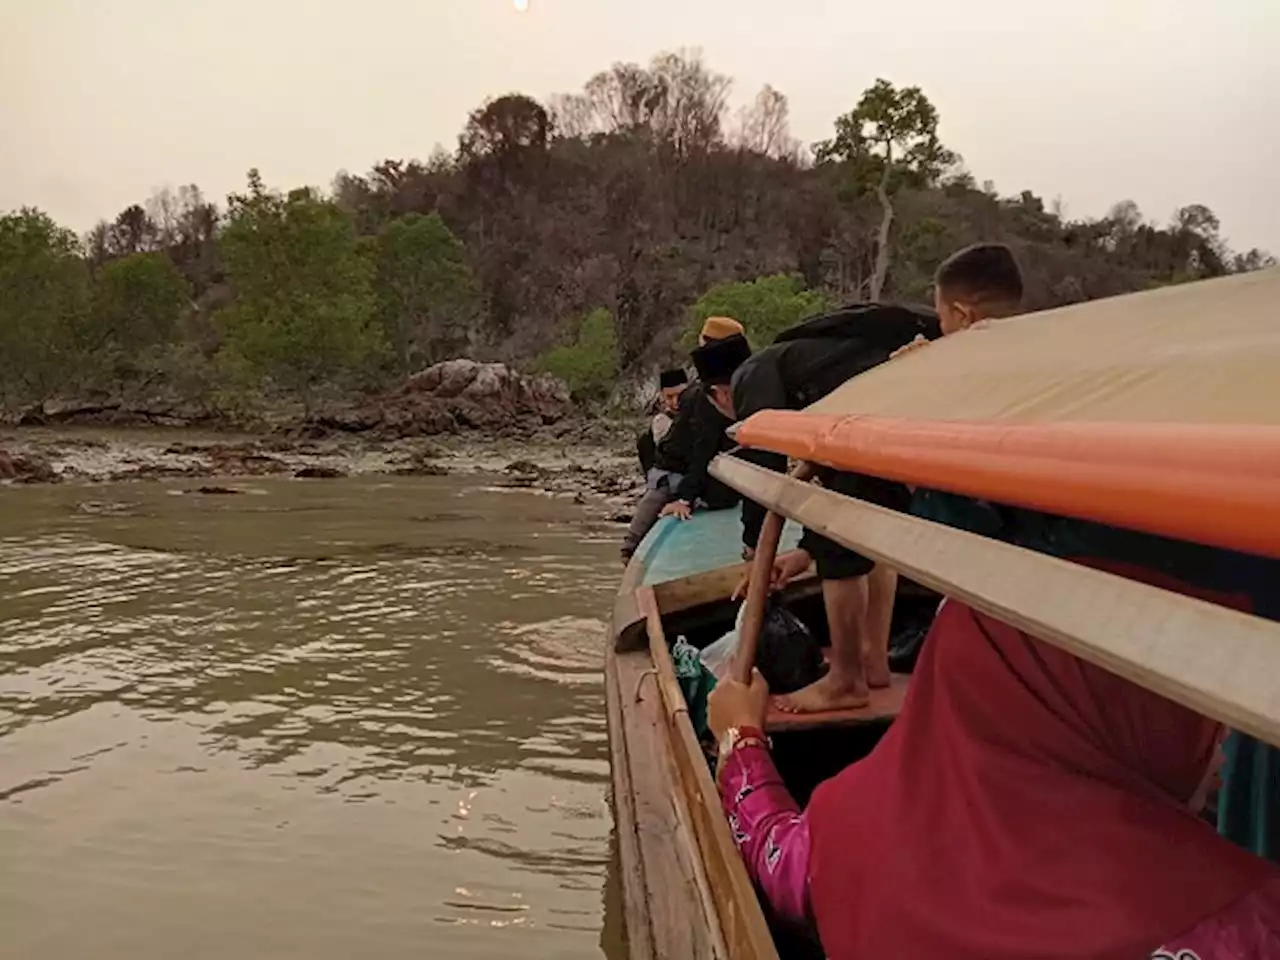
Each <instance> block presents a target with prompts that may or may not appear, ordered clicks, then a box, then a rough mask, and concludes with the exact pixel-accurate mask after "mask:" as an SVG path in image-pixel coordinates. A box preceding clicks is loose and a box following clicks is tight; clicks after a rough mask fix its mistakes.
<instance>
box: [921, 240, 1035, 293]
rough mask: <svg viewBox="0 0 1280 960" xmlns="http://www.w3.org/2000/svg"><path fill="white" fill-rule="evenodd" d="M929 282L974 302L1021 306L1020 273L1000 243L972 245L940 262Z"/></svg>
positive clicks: (1011, 254) (1005, 248)
mask: <svg viewBox="0 0 1280 960" xmlns="http://www.w3.org/2000/svg"><path fill="white" fill-rule="evenodd" d="M933 282H934V283H935V284H936V285H937V287H938V289H939V290H943V291H945V292H947V293H951V294H958V295H960V296H963V297H969V298H972V299H974V300H985V301H997V302H1000V303H1008V304H1011V305H1013V306H1017V305H1018V304H1021V302H1022V269H1021V268H1020V267H1019V266H1018V260H1017V258H1016V257H1015V256H1014V255H1013V251H1012V250H1010V249H1009V248H1008V247H1007V246H1005V245H1004V244H1003V243H975V244H974V245H973V246H971V247H965V248H964V249H963V250H960V251H958V252H956V253H953V254H952V255H951V256H949V257H947V259H946V260H944V261H943V262H942V266H940V267H939V268H938V272H937V273H936V274H934V277H933Z"/></svg>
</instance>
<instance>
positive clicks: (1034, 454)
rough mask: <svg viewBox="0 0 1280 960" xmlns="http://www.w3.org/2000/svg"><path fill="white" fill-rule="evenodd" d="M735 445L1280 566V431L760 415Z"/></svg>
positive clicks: (1258, 426)
mask: <svg viewBox="0 0 1280 960" xmlns="http://www.w3.org/2000/svg"><path fill="white" fill-rule="evenodd" d="M737 440H738V442H739V443H741V444H743V445H745V446H748V447H760V448H763V449H766V450H773V451H776V452H778V453H785V454H788V455H790V456H793V457H796V458H799V459H805V460H812V461H815V462H817V463H821V464H825V465H827V466H830V467H835V468H837V469H841V470H852V471H856V472H859V473H867V474H872V475H874V476H878V477H884V478H886V479H890V480H897V481H900V482H902V483H909V484H915V485H919V486H927V487H931V488H933V489H936V490H946V491H948V492H951V493H958V494H963V495H965V496H971V497H979V498H982V499H986V500H993V501H996V502H998V503H1006V504H1009V505H1011V506H1020V507H1027V508H1030V509H1035V510H1043V511H1046V512H1049V513H1058V514H1063V515H1065V516H1070V517H1079V518H1082V519H1086V520H1094V521H1097V522H1099V523H1106V524H1110V525H1112V526H1117V527H1127V528H1130V529H1134V530H1141V531H1145V532H1148V533H1157V534H1162V535H1164V536H1168V537H1173V538H1176V539H1180V540H1190V541H1193V542H1195V543H1203V544H1206V545H1208V546H1216V547H1225V548H1227V549H1231V550H1240V551H1243V552H1246V553H1256V554H1262V555H1264V556H1269V557H1276V558H1280V426H1275V425H1271V424H1238V425H1236V424H1172V423H1119V422H1105V423H1070V422H1054V423H1035V424H1016V423H995V422H973V421H950V420H946V421H943V420H905V419H893V418H887V417H869V416H857V415H853V416H845V415H835V414H818V413H804V412H802V411H791V410H766V411H763V412H761V413H758V414H756V415H755V416H752V417H750V418H749V419H747V420H746V421H744V422H743V423H742V424H740V425H739V430H738V433H737Z"/></svg>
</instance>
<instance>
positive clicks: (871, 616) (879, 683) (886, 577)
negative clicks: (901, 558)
mask: <svg viewBox="0 0 1280 960" xmlns="http://www.w3.org/2000/svg"><path fill="white" fill-rule="evenodd" d="M867 594H868V595H867V621H866V628H865V629H864V630H863V632H862V667H863V670H864V671H865V672H866V676H867V685H868V686H871V687H887V686H889V631H890V630H891V629H892V627H893V602H894V599H895V598H896V597H897V595H898V571H897V570H894V569H893V568H892V567H886V566H885V565H884V564H883V563H877V564H876V566H875V569H874V570H872V571H871V573H869V574H868V575H867Z"/></svg>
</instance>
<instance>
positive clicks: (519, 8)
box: [511, 0, 529, 13]
mask: <svg viewBox="0 0 1280 960" xmlns="http://www.w3.org/2000/svg"><path fill="white" fill-rule="evenodd" d="M511 5H512V6H513V7H515V8H516V13H528V12H529V0H511Z"/></svg>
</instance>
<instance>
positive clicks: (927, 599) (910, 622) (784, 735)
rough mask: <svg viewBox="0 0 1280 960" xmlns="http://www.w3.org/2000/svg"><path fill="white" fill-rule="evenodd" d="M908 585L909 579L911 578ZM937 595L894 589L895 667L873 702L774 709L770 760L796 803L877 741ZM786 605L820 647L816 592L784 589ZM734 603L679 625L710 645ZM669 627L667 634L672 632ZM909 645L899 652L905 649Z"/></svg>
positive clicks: (823, 633) (822, 623) (902, 692)
mask: <svg viewBox="0 0 1280 960" xmlns="http://www.w3.org/2000/svg"><path fill="white" fill-rule="evenodd" d="M912 587H913V588H914V585H912ZM938 601H939V598H938V597H937V596H936V595H934V594H932V593H930V592H927V591H923V590H921V589H919V588H915V589H908V590H900V591H899V595H898V599H897V602H896V604H895V607H894V618H893V626H892V629H891V641H890V653H891V656H890V662H891V666H892V667H893V669H894V670H895V673H894V674H893V679H892V683H891V685H890V686H889V687H888V688H885V689H877V690H873V691H872V693H871V703H870V704H869V705H868V706H866V707H862V708H860V709H857V710H831V711H825V712H822V713H805V714H794V713H786V712H784V711H781V710H779V709H777V708H776V707H774V708H772V709H771V710H770V712H769V716H768V719H767V721H766V726H767V732H768V733H769V736H770V738H771V739H772V741H773V754H774V760H775V763H776V765H777V767H778V772H779V774H781V776H782V778H783V781H784V782H785V783H786V785H787V787H788V789H789V790H790V791H791V794H792V796H794V797H795V799H796V801H797V802H798V803H800V804H801V805H805V804H807V803H808V800H809V796H810V795H811V794H812V792H813V790H814V788H815V787H817V785H818V784H819V783H821V782H822V781H823V780H826V779H828V778H829V777H832V776H834V775H835V774H837V773H839V772H840V771H841V770H843V769H844V768H845V767H846V766H848V765H849V764H851V763H853V762H855V761H857V760H859V759H861V758H862V757H864V756H866V755H867V754H868V753H870V752H871V750H872V749H873V748H874V747H875V745H876V744H877V743H878V742H879V740H880V738H881V736H883V735H884V733H885V731H886V730H887V729H888V726H889V723H890V722H891V721H892V720H893V718H894V717H896V716H897V715H898V713H899V711H900V710H901V709H902V703H903V700H904V698H905V697H906V693H907V688H908V685H909V680H910V678H909V671H910V669H911V668H912V667H913V666H914V662H915V654H917V653H918V647H919V644H918V642H915V643H913V641H918V639H919V637H921V636H922V635H923V633H924V632H925V631H927V630H928V626H929V624H930V623H931V622H932V620H933V615H934V613H935V611H936V610H937V605H938ZM786 603H787V608H788V609H789V610H790V611H791V612H792V613H793V614H795V615H796V616H797V617H798V618H799V619H800V620H801V621H802V622H803V623H804V624H805V626H807V627H808V628H809V630H810V632H812V633H813V635H814V636H815V637H816V638H817V639H818V641H819V642H820V643H821V644H822V645H823V647H824V649H825V648H828V647H829V644H830V632H829V630H828V628H827V620H826V613H825V609H824V607H823V603H822V596H821V593H819V592H817V591H816V590H812V589H811V590H801V591H797V592H795V593H793V594H791V595H790V597H789V598H788V599H787V601H786ZM735 615H736V607H734V606H727V607H722V608H720V610H719V615H718V616H707V615H706V612H705V611H704V612H703V615H702V616H700V617H698V618H696V620H695V621H693V622H689V623H686V625H685V627H684V629H681V630H680V631H679V635H680V636H683V637H684V638H685V639H686V640H687V641H688V642H690V643H692V644H693V645H694V646H695V647H698V648H699V649H701V648H703V647H706V646H708V645H709V644H711V643H713V642H715V641H716V640H718V639H719V638H720V637H722V636H723V635H724V634H725V632H726V631H728V630H730V629H732V628H733V623H734V617H735ZM676 632H677V631H675V630H668V631H667V636H668V637H669V638H674V636H675V635H676ZM908 650H909V651H910V652H909V653H908V652H904V651H908Z"/></svg>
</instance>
